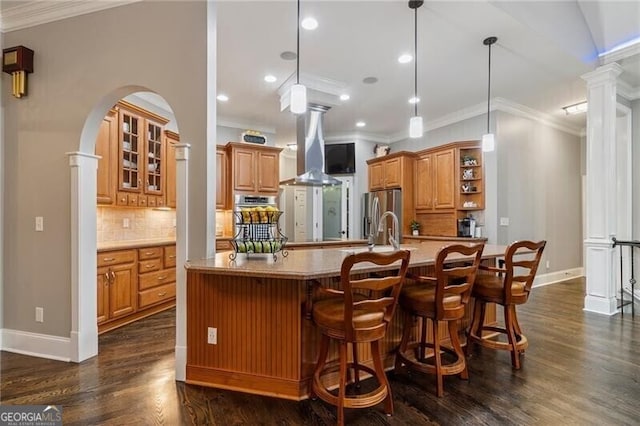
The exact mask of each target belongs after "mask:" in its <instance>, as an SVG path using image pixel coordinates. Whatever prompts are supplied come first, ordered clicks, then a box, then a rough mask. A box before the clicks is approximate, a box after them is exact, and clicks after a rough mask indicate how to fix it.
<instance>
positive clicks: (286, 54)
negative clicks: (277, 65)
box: [280, 50, 298, 61]
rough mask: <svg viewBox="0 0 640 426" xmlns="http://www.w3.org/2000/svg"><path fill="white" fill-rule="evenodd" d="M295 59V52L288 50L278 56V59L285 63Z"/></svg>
mask: <svg viewBox="0 0 640 426" xmlns="http://www.w3.org/2000/svg"><path fill="white" fill-rule="evenodd" d="M297 57H298V55H296V52H292V51H290V50H285V51H284V52H282V53H281V54H280V58H281V59H284V60H285V61H295V60H296V58H297Z"/></svg>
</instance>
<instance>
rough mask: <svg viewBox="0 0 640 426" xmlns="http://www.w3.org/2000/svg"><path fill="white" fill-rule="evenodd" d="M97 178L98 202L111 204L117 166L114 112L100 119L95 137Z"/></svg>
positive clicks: (113, 197) (116, 128)
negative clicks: (96, 136) (97, 157)
mask: <svg viewBox="0 0 640 426" xmlns="http://www.w3.org/2000/svg"><path fill="white" fill-rule="evenodd" d="M96 155H99V156H100V157H102V158H100V159H99V160H98V172H97V175H98V179H97V182H96V184H97V185H96V193H97V201H98V204H113V203H115V200H116V185H117V184H118V183H117V173H118V168H117V167H116V166H115V165H117V164H118V122H117V120H116V116H115V112H110V113H109V114H107V116H106V117H105V118H104V119H103V120H102V123H101V124H100V129H99V130H98V138H97V139H96Z"/></svg>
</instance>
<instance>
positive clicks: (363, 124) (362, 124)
mask: <svg viewBox="0 0 640 426" xmlns="http://www.w3.org/2000/svg"><path fill="white" fill-rule="evenodd" d="M366 125H367V123H365V122H364V121H358V122H357V123H356V127H364V126H366Z"/></svg>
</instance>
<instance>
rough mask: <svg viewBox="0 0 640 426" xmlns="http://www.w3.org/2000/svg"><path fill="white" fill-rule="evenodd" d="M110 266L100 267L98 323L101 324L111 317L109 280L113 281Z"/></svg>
mask: <svg viewBox="0 0 640 426" xmlns="http://www.w3.org/2000/svg"><path fill="white" fill-rule="evenodd" d="M110 271H111V270H110V268H109V267H102V268H98V280H97V282H98V287H97V292H96V293H97V296H98V309H97V314H98V324H101V323H103V322H105V321H106V320H108V319H109V282H110V281H111V276H110Z"/></svg>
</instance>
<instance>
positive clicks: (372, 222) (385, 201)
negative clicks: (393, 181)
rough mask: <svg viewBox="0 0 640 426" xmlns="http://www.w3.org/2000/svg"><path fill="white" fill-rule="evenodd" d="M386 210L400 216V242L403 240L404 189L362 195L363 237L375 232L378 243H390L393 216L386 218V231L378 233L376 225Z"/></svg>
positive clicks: (365, 237)
mask: <svg viewBox="0 0 640 426" xmlns="http://www.w3.org/2000/svg"><path fill="white" fill-rule="evenodd" d="M386 211H392V212H393V213H395V215H396V216H397V217H398V235H399V239H398V243H400V242H401V241H402V191H401V190H399V189H389V190H384V191H373V192H367V193H365V194H364V195H363V196H362V212H363V217H362V238H364V239H367V238H368V237H369V233H370V232H373V236H374V241H375V243H376V244H381V245H384V244H389V230H392V229H393V228H392V226H393V220H392V219H391V217H389V216H387V218H386V219H385V224H384V226H383V228H384V232H380V233H378V228H377V226H376V224H377V223H378V219H379V218H380V216H381V215H382V213H384V212H386ZM374 227H375V229H373V228H374Z"/></svg>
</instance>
